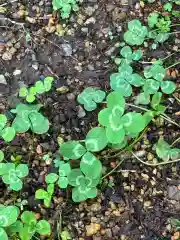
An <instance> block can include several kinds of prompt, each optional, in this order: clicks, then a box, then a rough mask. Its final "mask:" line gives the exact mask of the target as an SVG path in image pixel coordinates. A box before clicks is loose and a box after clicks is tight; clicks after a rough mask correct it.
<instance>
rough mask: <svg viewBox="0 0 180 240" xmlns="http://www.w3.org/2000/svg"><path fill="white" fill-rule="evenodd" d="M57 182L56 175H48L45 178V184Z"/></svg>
mask: <svg viewBox="0 0 180 240" xmlns="http://www.w3.org/2000/svg"><path fill="white" fill-rule="evenodd" d="M57 180H58V175H57V174H56V173H49V174H48V175H47V176H46V178H45V182H46V183H47V184H49V183H55V182H56V181H57Z"/></svg>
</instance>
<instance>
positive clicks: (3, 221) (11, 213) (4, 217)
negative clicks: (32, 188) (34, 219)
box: [0, 206, 19, 227]
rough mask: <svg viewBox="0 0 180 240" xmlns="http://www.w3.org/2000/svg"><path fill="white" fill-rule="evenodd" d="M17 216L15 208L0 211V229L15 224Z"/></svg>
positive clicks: (9, 207) (5, 208)
mask: <svg viewBox="0 0 180 240" xmlns="http://www.w3.org/2000/svg"><path fill="white" fill-rule="evenodd" d="M18 215H19V211H18V208H17V207H14V206H8V207H4V208H3V209H1V210H0V227H8V226H10V225H11V224H13V223H15V222H16V220H17V218H18Z"/></svg>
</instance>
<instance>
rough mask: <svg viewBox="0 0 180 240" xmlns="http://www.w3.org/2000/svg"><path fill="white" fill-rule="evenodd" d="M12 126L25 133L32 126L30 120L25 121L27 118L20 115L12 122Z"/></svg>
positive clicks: (18, 131)
mask: <svg viewBox="0 0 180 240" xmlns="http://www.w3.org/2000/svg"><path fill="white" fill-rule="evenodd" d="M12 127H13V128H14V129H15V131H16V132H17V133H24V132H27V131H28V129H29V128H30V122H29V121H25V119H24V118H22V117H20V116H16V117H15V119H14V121H13V123H12Z"/></svg>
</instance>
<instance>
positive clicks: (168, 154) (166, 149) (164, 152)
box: [153, 138, 180, 161]
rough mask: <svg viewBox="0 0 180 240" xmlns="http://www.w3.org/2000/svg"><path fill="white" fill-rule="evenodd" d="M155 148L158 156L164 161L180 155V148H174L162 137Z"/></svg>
mask: <svg viewBox="0 0 180 240" xmlns="http://www.w3.org/2000/svg"><path fill="white" fill-rule="evenodd" d="M153 149H154V150H155V151H156V154H157V155H158V157H159V158H160V159H162V160H164V161H169V160H170V159H172V160H174V159H177V158H179V157H180V149H179V148H172V147H171V146H170V145H169V144H168V143H167V142H165V141H164V140H163V139H161V138H160V139H159V141H158V142H157V143H156V144H155V145H154V147H153Z"/></svg>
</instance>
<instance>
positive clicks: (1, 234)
mask: <svg viewBox="0 0 180 240" xmlns="http://www.w3.org/2000/svg"><path fill="white" fill-rule="evenodd" d="M0 239H2V240H8V235H7V233H6V232H5V230H4V229H3V228H1V227H0Z"/></svg>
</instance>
